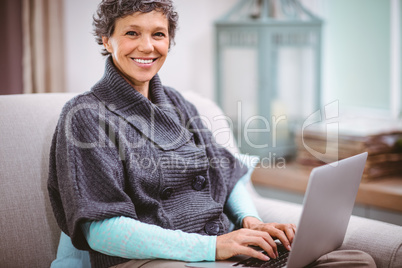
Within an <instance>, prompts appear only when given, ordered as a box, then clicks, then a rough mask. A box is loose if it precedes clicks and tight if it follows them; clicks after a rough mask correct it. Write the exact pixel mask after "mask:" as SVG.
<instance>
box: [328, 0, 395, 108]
mask: <svg viewBox="0 0 402 268" xmlns="http://www.w3.org/2000/svg"><path fill="white" fill-rule="evenodd" d="M323 1H324V5H325V9H324V10H323V16H324V20H325V21H326V22H325V27H324V62H323V63H324V64H323V66H324V70H323V74H324V77H323V88H324V99H323V101H324V102H330V101H332V100H336V99H338V100H339V101H340V106H341V108H342V107H343V108H345V107H351V106H353V107H356V106H357V107H370V108H376V109H390V57H391V55H390V19H389V18H390V1H383V0H353V1H350V0H337V1H333V0H323Z"/></svg>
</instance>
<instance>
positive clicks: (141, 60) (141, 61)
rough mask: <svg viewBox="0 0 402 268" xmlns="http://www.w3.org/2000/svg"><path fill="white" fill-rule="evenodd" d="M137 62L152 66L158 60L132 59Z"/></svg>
mask: <svg viewBox="0 0 402 268" xmlns="http://www.w3.org/2000/svg"><path fill="white" fill-rule="evenodd" d="M132 59H133V60H134V61H135V62H138V63H141V64H151V63H153V62H154V61H156V60H157V59H156V58H155V59H136V58H132Z"/></svg>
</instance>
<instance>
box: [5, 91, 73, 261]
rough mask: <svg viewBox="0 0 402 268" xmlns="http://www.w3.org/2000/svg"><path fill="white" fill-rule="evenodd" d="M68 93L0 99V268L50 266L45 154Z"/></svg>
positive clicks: (52, 232) (51, 227)
mask: <svg viewBox="0 0 402 268" xmlns="http://www.w3.org/2000/svg"><path fill="white" fill-rule="evenodd" d="M72 97H73V95H71V94H37V95H10V96H2V97H1V98H0V148H1V149H0V183H1V187H0V215H1V221H0V237H1V239H0V252H1V254H0V267H49V266H50V263H51V261H52V260H53V259H54V258H55V256H56V248H57V243H58V240H59V237H60V231H59V228H58V227H57V225H56V222H55V219H54V216H53V212H52V209H51V207H50V203H49V200H48V199H49V198H48V193H47V173H48V165H49V164H48V163H49V161H48V159H49V149H50V142H51V139H52V135H53V132H54V129H55V126H56V122H57V119H58V117H59V114H60V111H61V108H62V106H63V105H64V103H65V102H66V101H67V100H68V99H70V98H72Z"/></svg>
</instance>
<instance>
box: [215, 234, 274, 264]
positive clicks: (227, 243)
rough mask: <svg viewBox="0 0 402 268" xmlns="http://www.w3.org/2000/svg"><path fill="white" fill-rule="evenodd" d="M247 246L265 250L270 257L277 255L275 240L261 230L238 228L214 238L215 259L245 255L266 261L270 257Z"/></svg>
mask: <svg viewBox="0 0 402 268" xmlns="http://www.w3.org/2000/svg"><path fill="white" fill-rule="evenodd" d="M249 246H258V247H260V248H261V249H263V250H265V251H266V252H267V253H268V255H269V256H270V257H271V258H277V257H278V251H277V247H276V243H275V241H274V240H273V239H272V237H271V236H270V235H269V234H268V233H267V232H263V231H256V230H251V229H246V228H243V229H239V230H237V231H233V232H230V233H227V234H224V235H220V236H218V237H217V238H216V260H226V259H228V258H231V257H233V256H236V255H240V254H242V255H247V256H250V257H254V258H258V259H260V260H263V261H268V260H269V259H270V258H269V257H268V256H266V255H265V254H263V253H262V252H259V251H257V250H255V249H253V248H251V247H249Z"/></svg>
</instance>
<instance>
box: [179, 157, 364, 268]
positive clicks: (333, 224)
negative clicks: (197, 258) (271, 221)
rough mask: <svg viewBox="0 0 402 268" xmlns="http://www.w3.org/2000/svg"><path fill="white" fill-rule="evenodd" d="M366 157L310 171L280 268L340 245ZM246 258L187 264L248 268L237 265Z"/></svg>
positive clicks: (309, 260)
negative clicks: (294, 228)
mask: <svg viewBox="0 0 402 268" xmlns="http://www.w3.org/2000/svg"><path fill="white" fill-rule="evenodd" d="M366 160H367V153H362V154H359V155H356V156H353V157H349V158H346V159H343V160H340V161H338V162H335V163H332V164H328V165H325V166H320V167H316V168H314V169H313V170H312V171H311V174H310V179H309V182H308V186H307V191H306V194H305V196H304V201H303V211H302V214H301V217H300V221H299V223H298V225H297V232H296V235H295V238H294V240H293V244H292V251H291V252H290V254H289V256H288V257H287V260H285V262H284V266H283V267H288V268H292V267H303V266H306V265H308V264H310V263H312V262H313V261H315V260H316V259H318V258H319V257H321V256H322V255H324V254H326V253H328V252H331V251H333V250H335V249H337V248H339V247H340V246H341V245H342V242H343V239H344V237H345V233H346V228H347V226H348V223H349V219H350V215H351V214H352V210H353V206H354V203H355V199H356V194H357V190H358V189H359V184H360V180H361V177H362V174H363V170H364V166H365V163H366ZM248 258H249V257H246V256H237V257H234V258H231V259H229V260H226V261H216V262H193V263H188V264H187V265H186V266H187V267H207V268H212V267H233V265H236V264H237V266H236V267H250V266H247V265H246V266H242V264H240V265H239V264H238V263H239V261H243V260H244V259H248ZM266 264H267V263H264V266H265V265H266ZM268 267H269V266H268Z"/></svg>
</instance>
